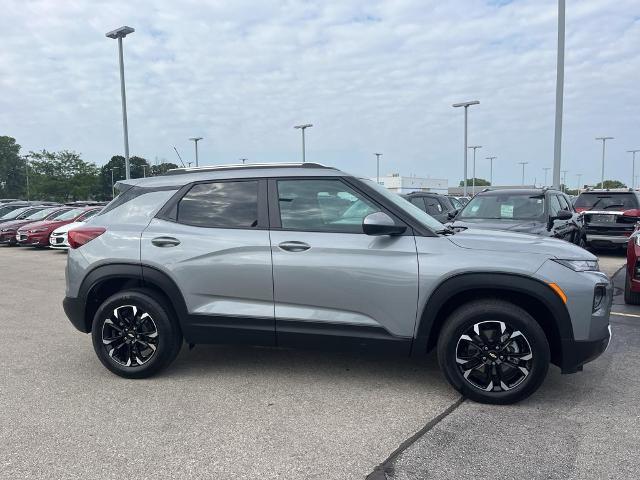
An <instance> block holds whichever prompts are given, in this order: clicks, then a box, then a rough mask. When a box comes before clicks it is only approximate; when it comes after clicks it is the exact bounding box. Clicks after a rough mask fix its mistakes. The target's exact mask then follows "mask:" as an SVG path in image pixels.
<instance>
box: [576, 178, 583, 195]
mask: <svg viewBox="0 0 640 480" xmlns="http://www.w3.org/2000/svg"><path fill="white" fill-rule="evenodd" d="M576 177H578V195H580V190H582V187H581V186H580V180H581V179H582V174H581V173H576Z"/></svg>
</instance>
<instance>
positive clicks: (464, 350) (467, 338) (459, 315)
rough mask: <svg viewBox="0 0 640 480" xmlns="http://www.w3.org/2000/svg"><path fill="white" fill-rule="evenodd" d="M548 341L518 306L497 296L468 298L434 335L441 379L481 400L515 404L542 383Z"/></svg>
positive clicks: (537, 326) (547, 366) (469, 395)
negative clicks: (437, 336) (473, 299)
mask: <svg viewBox="0 0 640 480" xmlns="http://www.w3.org/2000/svg"><path fill="white" fill-rule="evenodd" d="M549 361H550V352H549V343H548V341H547V338H546V336H545V334H544V331H543V330H542V328H541V327H540V325H539V324H538V323H537V322H536V321H535V320H534V319H533V318H532V317H531V315H529V314H528V313H527V312H526V311H525V310H523V309H522V308H520V307H518V306H516V305H514V304H511V303H509V302H505V301H502V300H480V301H474V302H470V303H468V304H466V305H463V306H462V307H460V308H458V309H457V310H456V311H454V312H453V313H452V314H451V315H450V316H449V318H448V319H447V322H446V323H445V325H444V327H443V329H442V331H441V333H440V336H439V338H438V362H439V364H440V368H441V369H442V371H443V372H444V374H445V376H446V377H447V380H448V381H449V383H451V385H453V387H454V388H456V389H457V390H458V391H459V392H460V393H462V394H463V395H465V396H466V397H468V398H470V399H472V400H475V401H477V402H481V403H495V404H508V403H514V402H518V401H520V400H522V399H524V398H526V397H528V396H529V395H531V394H532V393H533V392H535V391H536V390H537V389H538V387H540V385H541V384H542V382H543V380H544V378H545V376H546V374H547V370H548V368H549Z"/></svg>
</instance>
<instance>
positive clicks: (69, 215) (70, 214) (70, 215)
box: [56, 208, 82, 222]
mask: <svg viewBox="0 0 640 480" xmlns="http://www.w3.org/2000/svg"><path fill="white" fill-rule="evenodd" d="M81 213H82V209H81V208H74V209H73V210H67V211H66V212H64V213H63V214H62V215H58V216H57V217H56V220H59V221H61V222H66V221H67V220H73V219H74V218H76V217H77V216H78V215H80V214H81Z"/></svg>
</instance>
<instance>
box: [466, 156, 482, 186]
mask: <svg viewBox="0 0 640 480" xmlns="http://www.w3.org/2000/svg"><path fill="white" fill-rule="evenodd" d="M468 148H469V149H473V168H472V172H473V177H472V178H471V195H475V194H476V150H477V149H479V148H482V145H472V146H470V147H468Z"/></svg>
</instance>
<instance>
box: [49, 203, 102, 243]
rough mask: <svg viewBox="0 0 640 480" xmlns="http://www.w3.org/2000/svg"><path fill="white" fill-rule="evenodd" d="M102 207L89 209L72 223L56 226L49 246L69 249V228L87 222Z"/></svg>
mask: <svg viewBox="0 0 640 480" xmlns="http://www.w3.org/2000/svg"><path fill="white" fill-rule="evenodd" d="M100 210H102V208H94V209H92V210H87V211H86V212H85V214H84V215H81V216H80V217H78V220H76V221H75V222H72V223H67V224H66V225H63V226H61V227H58V228H56V229H55V230H54V231H53V232H51V235H50V236H49V244H50V245H49V248H53V249H55V250H69V248H70V247H69V238H68V233H69V230H71V229H73V228H77V227H80V226H82V225H84V224H85V223H86V221H87V220H88V219H89V218H91V217H93V216H94V215H95V214H96V213H98V212H99V211H100Z"/></svg>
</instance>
